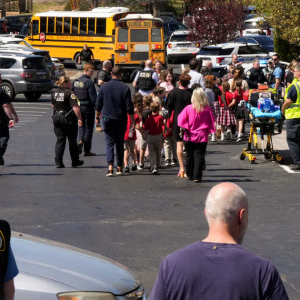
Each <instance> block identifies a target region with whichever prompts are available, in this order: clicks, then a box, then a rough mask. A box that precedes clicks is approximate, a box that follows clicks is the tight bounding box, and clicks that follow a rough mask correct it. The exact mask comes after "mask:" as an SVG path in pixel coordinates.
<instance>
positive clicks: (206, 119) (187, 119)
mask: <svg viewBox="0 0 300 300" xmlns="http://www.w3.org/2000/svg"><path fill="white" fill-rule="evenodd" d="M177 122H178V126H179V127H182V128H184V129H187V131H188V133H189V134H187V132H185V133H184V137H183V139H184V140H185V141H189V142H193V143H203V142H206V143H207V142H208V135H209V134H210V133H214V132H216V127H215V118H214V115H213V112H212V110H211V108H210V107H209V106H206V107H205V108H204V110H203V111H202V112H200V113H197V112H196V110H195V109H193V105H192V104H191V105H188V106H186V107H185V108H184V109H183V111H182V112H181V113H180V115H179V116H178V119H177Z"/></svg>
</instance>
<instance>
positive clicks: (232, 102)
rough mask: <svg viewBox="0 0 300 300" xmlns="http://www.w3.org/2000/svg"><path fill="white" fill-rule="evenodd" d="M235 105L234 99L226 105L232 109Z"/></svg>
mask: <svg viewBox="0 0 300 300" xmlns="http://www.w3.org/2000/svg"><path fill="white" fill-rule="evenodd" d="M235 103H236V100H235V98H233V99H232V101H231V103H230V104H229V105H228V108H230V107H233V106H234V105H235Z"/></svg>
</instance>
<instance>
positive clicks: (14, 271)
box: [4, 246, 19, 282]
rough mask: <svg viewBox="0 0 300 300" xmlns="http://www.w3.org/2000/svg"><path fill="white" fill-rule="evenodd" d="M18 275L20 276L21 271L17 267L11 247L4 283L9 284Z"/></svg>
mask: <svg viewBox="0 0 300 300" xmlns="http://www.w3.org/2000/svg"><path fill="white" fill-rule="evenodd" d="M18 274H19V269H18V267H17V264H16V260H15V257H14V254H13V252H12V249H11V246H9V252H8V262H7V270H6V275H5V278H4V282H8V281H10V280H12V279H14V278H15V277H16V276H17V275H18Z"/></svg>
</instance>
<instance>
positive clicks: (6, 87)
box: [1, 82, 16, 100]
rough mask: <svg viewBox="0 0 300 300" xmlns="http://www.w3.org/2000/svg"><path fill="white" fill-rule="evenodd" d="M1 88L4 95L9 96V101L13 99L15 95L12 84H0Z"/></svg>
mask: <svg viewBox="0 0 300 300" xmlns="http://www.w3.org/2000/svg"><path fill="white" fill-rule="evenodd" d="M1 87H2V89H3V90H4V91H5V93H6V94H7V95H8V96H9V98H10V100H14V99H15V97H16V93H15V90H14V87H13V86H12V84H10V83H8V82H3V83H1Z"/></svg>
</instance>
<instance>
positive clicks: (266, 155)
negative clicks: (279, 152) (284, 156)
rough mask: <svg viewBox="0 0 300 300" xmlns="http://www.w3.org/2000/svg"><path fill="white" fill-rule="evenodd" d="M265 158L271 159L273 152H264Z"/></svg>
mask: <svg viewBox="0 0 300 300" xmlns="http://www.w3.org/2000/svg"><path fill="white" fill-rule="evenodd" d="M264 157H265V159H271V157H272V154H271V153H266V154H264Z"/></svg>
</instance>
